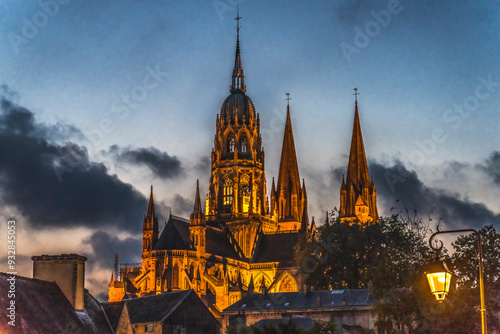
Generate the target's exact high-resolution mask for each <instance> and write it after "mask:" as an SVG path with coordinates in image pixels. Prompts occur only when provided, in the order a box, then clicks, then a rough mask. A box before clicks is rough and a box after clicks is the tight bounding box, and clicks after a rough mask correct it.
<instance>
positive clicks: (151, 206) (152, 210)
mask: <svg viewBox="0 0 500 334" xmlns="http://www.w3.org/2000/svg"><path fill="white" fill-rule="evenodd" d="M154 216H155V203H154V200H153V186H151V194H150V195H149V205H148V213H147V214H146V217H149V218H151V217H154Z"/></svg>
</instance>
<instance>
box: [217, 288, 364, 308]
mask: <svg viewBox="0 0 500 334" xmlns="http://www.w3.org/2000/svg"><path fill="white" fill-rule="evenodd" d="M372 304H373V300H372V298H371V295H370V293H369V292H368V289H351V290H331V291H330V290H320V291H310V292H308V293H303V292H283V293H268V294H260V293H256V294H249V295H247V296H245V297H243V298H242V299H240V300H239V301H237V302H236V303H234V304H233V305H231V306H229V307H228V308H226V309H225V310H224V311H223V313H236V312H242V311H245V312H249V311H265V310H272V311H286V310H298V309H304V308H309V309H342V308H352V307H369V306H371V305H372Z"/></svg>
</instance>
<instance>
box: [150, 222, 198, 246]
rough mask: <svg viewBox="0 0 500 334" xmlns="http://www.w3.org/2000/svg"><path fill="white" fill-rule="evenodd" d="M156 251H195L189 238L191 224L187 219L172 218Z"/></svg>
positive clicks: (157, 244) (159, 239)
mask: <svg viewBox="0 0 500 334" xmlns="http://www.w3.org/2000/svg"><path fill="white" fill-rule="evenodd" d="M154 249H155V250H172V249H182V250H184V249H186V250H194V248H193V247H192V245H191V240H190V238H189V222H188V221H187V220H185V219H182V218H178V217H175V216H170V218H169V219H168V222H167V225H165V228H164V229H163V231H162V232H161V236H160V238H158V242H157V243H156V245H155V247H154Z"/></svg>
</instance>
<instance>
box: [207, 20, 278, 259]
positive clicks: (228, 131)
mask: <svg viewBox="0 0 500 334" xmlns="http://www.w3.org/2000/svg"><path fill="white" fill-rule="evenodd" d="M238 18H239V16H238ZM239 30H240V29H239V24H238V26H237V39H236V54H235V59H234V68H233V75H232V83H231V88H230V92H231V95H229V96H228V97H227V98H226V100H225V101H224V103H223V104H222V108H221V110H220V114H218V115H217V121H216V134H215V140H214V148H213V150H212V172H211V176H210V184H209V188H208V195H207V199H206V215H207V220H223V221H225V222H226V224H227V226H228V227H229V229H230V231H231V232H232V234H233V235H234V237H235V239H236V241H237V243H238V244H239V246H240V248H241V251H242V252H243V254H244V255H245V257H246V258H250V256H251V251H252V249H253V248H254V244H253V243H254V240H255V235H256V233H257V231H258V228H259V225H260V222H261V221H263V222H264V226H263V228H264V230H272V229H273V226H272V224H269V220H268V219H267V220H266V219H263V216H264V215H266V214H267V212H266V200H265V198H266V197H265V196H266V178H265V172H264V149H263V148H262V138H261V135H260V118H259V114H257V113H256V112H255V106H254V104H253V102H252V100H251V99H250V98H249V97H248V96H247V95H246V94H245V93H246V86H245V74H244V72H243V65H242V61H241V52H240V36H239ZM252 217H253V218H252ZM248 218H250V219H248ZM266 222H267V224H266Z"/></svg>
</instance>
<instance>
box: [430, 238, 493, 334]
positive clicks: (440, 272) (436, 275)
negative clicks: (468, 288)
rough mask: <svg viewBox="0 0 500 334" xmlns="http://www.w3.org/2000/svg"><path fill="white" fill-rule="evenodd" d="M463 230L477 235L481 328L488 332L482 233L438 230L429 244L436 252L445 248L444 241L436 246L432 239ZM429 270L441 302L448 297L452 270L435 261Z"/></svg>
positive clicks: (436, 295)
mask: <svg viewBox="0 0 500 334" xmlns="http://www.w3.org/2000/svg"><path fill="white" fill-rule="evenodd" d="M461 232H470V233H474V234H475V235H476V236H477V247H478V255H479V294H480V296H481V330H482V332H481V333H482V334H486V333H487V332H488V331H487V328H486V306H485V303H484V282H483V243H482V241H481V235H480V234H479V232H477V231H476V230H473V229H464V230H450V231H439V230H438V231H437V232H435V233H434V234H433V235H431V237H430V238H429V246H431V248H432V249H433V250H435V251H436V252H438V254H439V251H440V250H441V249H442V248H443V242H442V241H441V240H439V243H440V244H439V246H437V247H436V246H434V245H433V244H432V240H433V239H434V237H435V236H436V235H438V234H444V233H461ZM428 268H429V270H427V271H426V272H425V274H426V275H427V280H428V282H429V287H430V289H431V292H432V294H434V296H435V297H436V299H437V300H438V301H439V302H442V301H443V300H444V298H445V297H446V294H447V293H448V291H449V289H450V281H451V276H452V274H451V272H450V271H449V270H448V267H446V264H445V263H444V262H441V263H440V262H435V263H433V264H432V265H430V266H429V267H428Z"/></svg>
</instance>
